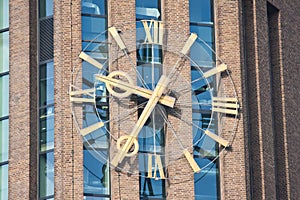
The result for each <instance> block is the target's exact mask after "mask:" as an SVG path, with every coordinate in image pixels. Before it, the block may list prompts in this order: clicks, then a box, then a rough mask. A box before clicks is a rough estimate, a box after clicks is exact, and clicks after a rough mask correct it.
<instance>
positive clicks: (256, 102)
mask: <svg viewBox="0 0 300 200" xmlns="http://www.w3.org/2000/svg"><path fill="white" fill-rule="evenodd" d="M244 11H245V15H244V16H245V36H246V37H245V50H246V57H245V59H246V62H245V64H246V68H247V69H246V70H247V71H246V72H247V83H246V88H245V89H246V90H247V94H246V95H245V98H246V99H247V109H248V112H247V114H248V115H249V118H248V119H249V121H248V122H247V123H248V124H247V128H248V131H249V132H248V134H249V153H250V154H249V155H250V162H249V164H250V166H249V167H250V175H251V186H252V188H251V189H252V191H251V194H252V198H254V199H266V198H268V199H276V176H275V159H274V127H273V125H274V124H273V123H274V122H273V116H272V114H273V113H272V105H271V102H272V98H271V86H270V85H271V84H270V83H271V80H270V59H269V40H268V21H267V20H268V19H267V4H266V1H257V0H253V1H247V2H246V1H245V7H244Z"/></svg>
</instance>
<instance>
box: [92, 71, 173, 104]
mask: <svg viewBox="0 0 300 200" xmlns="http://www.w3.org/2000/svg"><path fill="white" fill-rule="evenodd" d="M95 78H96V79H97V80H100V81H102V82H104V83H105V84H106V86H107V88H109V87H110V85H112V86H115V87H118V88H120V89H122V90H126V92H127V91H129V92H130V93H132V94H136V95H140V96H142V97H144V98H147V99H150V97H151V96H152V94H153V91H152V90H148V89H146V88H142V87H139V86H136V85H132V84H130V83H127V82H124V81H121V80H118V79H114V78H112V77H109V76H103V75H99V74H97V75H95ZM110 92H111V91H110ZM111 93H112V92H111ZM117 94H118V93H117ZM117 94H116V92H114V91H113V94H112V95H115V96H116V95H117ZM121 94H123V93H121ZM175 100H176V99H175V98H174V97H171V96H166V95H162V96H161V97H160V98H159V100H158V101H159V103H161V104H163V105H165V106H168V107H171V108H173V107H174V104H175Z"/></svg>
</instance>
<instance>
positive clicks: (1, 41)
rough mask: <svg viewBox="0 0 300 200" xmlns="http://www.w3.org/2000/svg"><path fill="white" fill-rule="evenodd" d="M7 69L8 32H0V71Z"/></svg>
mask: <svg viewBox="0 0 300 200" xmlns="http://www.w3.org/2000/svg"><path fill="white" fill-rule="evenodd" d="M8 70H9V32H8V31H6V32H3V33H0V73H2V72H7V71H8Z"/></svg>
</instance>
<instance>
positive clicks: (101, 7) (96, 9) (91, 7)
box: [81, 0, 106, 15]
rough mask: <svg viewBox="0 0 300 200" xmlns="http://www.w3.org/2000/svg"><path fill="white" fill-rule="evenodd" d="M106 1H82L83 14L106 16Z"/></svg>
mask: <svg viewBox="0 0 300 200" xmlns="http://www.w3.org/2000/svg"><path fill="white" fill-rule="evenodd" d="M105 4H106V1H105V0H82V1H81V12H82V13H83V14H94V15H105V14H106V12H105V7H106V5H105Z"/></svg>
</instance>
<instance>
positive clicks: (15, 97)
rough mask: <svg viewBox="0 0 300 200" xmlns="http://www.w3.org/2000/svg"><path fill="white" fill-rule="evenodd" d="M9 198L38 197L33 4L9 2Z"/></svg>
mask: <svg viewBox="0 0 300 200" xmlns="http://www.w3.org/2000/svg"><path fill="white" fill-rule="evenodd" d="M9 7H10V10H9V12H10V25H9V26H10V27H9V29H10V30H9V33H10V35H9V37H10V41H9V43H10V72H9V73H10V75H9V76H10V77H9V79H10V83H9V84H10V91H9V95H10V102H9V111H10V113H9V127H10V128H9V131H10V133H9V186H8V187H9V194H8V195H9V199H36V198H37V185H36V184H37V95H38V93H37V56H36V55H37V54H36V52H37V24H36V22H37V21H36V16H37V14H36V2H35V1H34V2H33V1H30V2H29V1H19V0H17V1H10V4H9Z"/></svg>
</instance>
